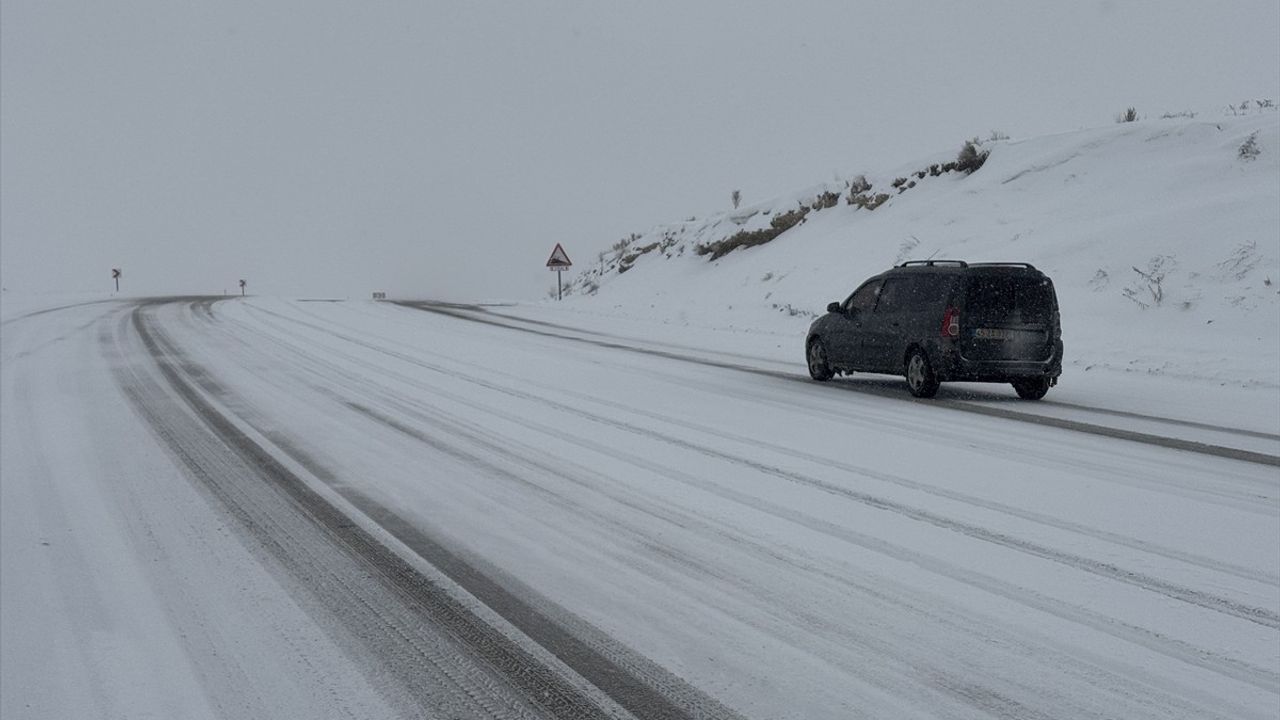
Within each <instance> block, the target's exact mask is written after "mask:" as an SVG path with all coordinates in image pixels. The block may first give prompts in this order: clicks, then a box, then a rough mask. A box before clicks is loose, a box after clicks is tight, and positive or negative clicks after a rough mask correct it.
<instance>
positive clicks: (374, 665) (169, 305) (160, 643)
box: [0, 113, 1280, 719]
mask: <svg viewBox="0 0 1280 720" xmlns="http://www.w3.org/2000/svg"><path fill="white" fill-rule="evenodd" d="M1278 118H1280V116H1278V115H1276V114H1274V113H1270V114H1265V115H1256V116H1249V117H1240V118H1223V119H1217V118H1215V119H1212V120H1204V119H1194V120H1189V119H1185V118H1184V119H1171V120H1160V121H1149V122H1140V123H1131V124H1125V125H1117V126H1114V127H1107V128H1102V129H1097V130H1088V131H1082V132H1077V133H1069V134H1065V135H1061V136H1055V137H1050V138H1038V139H1033V140H1026V141H999V142H991V143H986V144H984V147H987V148H989V149H991V151H992V154H991V156H990V158H989V159H988V161H987V162H986V164H985V165H984V167H983V168H982V169H981V170H979V171H978V172H977V173H975V174H973V175H971V176H968V177H960V176H957V175H956V174H954V173H950V174H944V175H942V176H941V177H932V176H929V175H926V177H925V178H923V179H919V180H918V182H917V185H916V187H914V188H910V189H908V190H907V191H906V192H904V193H902V194H900V195H897V194H895V195H894V196H893V197H892V198H891V199H890V200H889V201H888V202H886V203H885V204H883V205H881V206H880V207H878V208H877V209H875V210H874V211H868V210H865V209H857V210H855V209H853V208H852V207H850V206H848V205H845V204H843V203H841V204H838V205H836V206H835V207H831V208H827V209H824V210H819V211H813V212H810V213H809V215H808V216H807V219H806V221H805V222H804V223H803V224H802V225H800V226H798V227H797V228H795V229H793V230H791V231H789V232H787V233H785V234H783V235H781V236H780V237H778V238H777V239H775V240H774V241H772V242H771V243H769V244H766V245H763V246H759V247H755V248H751V249H741V250H737V251H735V252H732V253H730V254H728V255H726V256H725V257H723V258H721V259H719V260H717V261H715V262H708V261H707V260H706V259H705V258H703V257H699V256H696V255H695V254H694V250H693V248H694V247H695V246H696V245H697V244H699V243H706V242H712V241H715V240H718V239H722V238H724V237H727V236H729V235H731V234H732V233H733V232H736V231H737V229H738V228H740V227H745V228H755V227H757V226H759V225H760V224H761V223H767V219H765V218H766V217H767V216H765V215H764V211H766V210H768V211H769V212H770V213H774V212H776V211H778V210H783V209H789V208H790V207H792V206H793V205H794V202H795V201H796V200H797V199H812V197H813V196H814V195H815V194H816V192H818V191H819V190H821V188H818V189H817V190H814V189H811V190H809V191H806V192H804V193H799V194H797V195H796V197H795V198H784V199H782V200H779V201H776V202H772V203H764V204H761V205H758V206H752V207H746V208H742V209H741V210H739V211H737V212H736V213H733V214H731V215H726V216H723V217H719V218H710V219H707V220H705V221H703V220H699V221H692V222H690V223H686V224H681V225H676V226H662V227H659V228H656V229H655V230H653V231H652V232H651V233H649V234H646V235H645V236H642V237H640V238H637V239H635V240H632V241H630V242H629V243H627V246H626V247H622V248H619V253H618V254H617V255H616V256H615V255H609V256H608V257H605V258H603V260H602V264H603V266H604V268H605V272H604V273H603V276H600V274H599V273H598V272H597V273H595V274H591V273H589V274H587V275H585V276H581V277H579V278H577V279H576V280H575V284H574V286H573V288H574V293H573V294H571V295H570V297H569V298H568V299H566V300H565V301H564V302H562V303H550V302H546V303H503V304H496V303H495V304H491V305H485V306H483V307H481V306H448V305H440V304H418V305H413V304H406V305H397V304H391V303H375V302H367V301H351V302H304V301H296V300H286V299H275V298H257V297H250V298H243V299H242V298H225V299H224V298H169V299H155V300H148V299H139V298H123V297H112V296H109V295H106V294H103V295H97V296H75V297H55V296H46V297H11V296H10V295H9V294H8V293H6V294H5V295H4V296H3V298H2V300H3V301H2V302H0V321H2V322H3V324H2V325H0V716H3V717H4V718H10V717H13V718H70V717H74V718H91V717H104V718H106V717H164V718H204V717H227V718H230V717H234V718H245V717H262V718H292V717H299V718H301V717H305V718H320V717H360V718H364V717H378V718H382V717H424V716H425V717H449V718H480V717H484V718H494V717H498V718H522V717H529V718H535V717H539V718H541V717H556V718H565V717H637V718H651V717H652V718H657V717H664V718H694V717H713V718H714V717H720V718H735V717H738V718H796V719H801V718H804V719H809V718H845V717H868V718H913V717H945V718H972V717H1017V718H1023V717H1036V718H1072V719H1075V718H1104V717H1105V718H1115V717H1122V718H1131V719H1138V718H1275V717H1276V713H1277V707H1280V339H1278V338H1280V335H1278V333H1280V300H1278V296H1277V285H1276V283H1277V282H1280V259H1278V258H1280V163H1278V162H1277V151H1280V121H1278ZM1250 137H1253V138H1254V142H1253V144H1254V146H1255V147H1257V148H1259V149H1260V151H1259V154H1258V155H1257V157H1254V158H1252V159H1245V158H1242V157H1241V156H1240V152H1239V151H1240V147H1241V146H1243V145H1245V144H1246V143H1247V141H1248V138H1250ZM948 159H950V158H948V157H942V156H939V157H938V158H933V159H929V160H926V161H925V162H923V163H913V164H910V165H909V166H905V167H904V168H903V169H902V170H901V171H900V172H894V173H887V174H884V175H871V174H869V175H868V177H869V179H870V180H871V181H872V183H873V185H874V187H875V188H876V190H875V191H876V192H879V191H880V189H882V188H889V187H890V183H891V181H892V180H893V179H894V178H896V177H906V176H908V172H909V171H910V170H916V169H919V168H921V167H927V166H928V165H929V164H931V163H933V162H937V161H943V160H948ZM911 177H912V179H916V178H914V176H911ZM832 187H833V189H837V190H839V191H840V192H842V193H843V192H845V190H844V188H843V184H842V183H837V184H836V185H834V186H832ZM895 192H896V191H895ZM733 218H738V220H740V221H741V223H742V224H741V225H739V224H738V221H736V220H734V219H733ZM653 242H658V243H659V244H658V246H657V247H656V248H655V249H654V250H652V251H650V252H648V253H644V254H637V251H638V250H639V249H641V248H644V247H648V246H649V245H651V244H652V243H653ZM664 243H665V247H664V246H663V244H664ZM568 249H569V251H570V253H571V255H572V253H573V248H572V247H569V248H568ZM664 252H665V253H666V254H669V255H671V257H670V258H665V257H664V256H663V253H664ZM935 253H937V255H938V256H939V257H942V256H949V257H959V258H963V259H968V260H1024V261H1030V262H1032V263H1034V264H1036V265H1037V266H1038V267H1041V268H1043V269H1045V270H1046V271H1047V272H1048V273H1049V274H1050V275H1051V276H1052V277H1053V278H1054V280H1055V282H1056V285H1057V288H1058V293H1059V297H1060V301H1061V304H1062V307H1063V323H1064V338H1065V340H1066V343H1067V367H1066V371H1065V373H1064V375H1063V378H1062V381H1061V383H1060V385H1059V386H1058V387H1055V388H1054V389H1052V390H1051V391H1050V394H1049V396H1048V397H1047V398H1046V399H1045V400H1044V401H1042V402H1037V403H1029V402H1023V401H1019V400H1017V399H1016V397H1015V396H1014V394H1013V392H1012V390H1011V389H1010V388H1008V387H1007V386H998V385H979V384H955V385H948V386H944V388H943V390H942V392H940V393H939V396H938V398H937V399H936V400H933V401H916V400H913V399H911V398H910V396H909V395H908V394H907V392H906V390H905V388H904V387H903V384H902V382H901V380H900V379H896V378H892V377H877V376H866V377H852V378H845V379H840V380H836V381H833V382H830V383H823V384H819V383H814V382H811V381H809V380H808V378H807V375H806V373H805V368H804V364H803V357H802V353H801V345H802V342H803V337H804V331H805V328H806V326H807V324H808V322H809V320H810V319H811V318H810V316H809V315H808V313H811V312H814V311H820V310H821V309H822V308H823V307H825V305H826V303H827V302H828V301H829V300H834V299H839V298H841V297H843V296H844V295H845V294H847V293H848V292H849V291H850V290H852V288H853V287H854V286H855V285H856V284H857V283H858V282H860V281H861V280H862V279H863V278H864V277H866V276H869V275H872V274H874V273H876V272H879V271H880V270H882V269H884V268H885V267H887V266H889V265H890V264H892V263H893V262H895V261H896V260H900V259H904V258H907V257H925V256H929V255H933V254H935ZM1156 257H1165V258H1168V259H1166V260H1162V261H1159V262H1161V263H1163V267H1164V268H1165V270H1166V275H1165V277H1164V279H1163V280H1162V281H1161V290H1162V292H1163V296H1162V300H1161V302H1160V303H1159V304H1158V305H1157V304H1156V303H1155V302H1154V299H1153V298H1152V296H1151V290H1152V289H1153V288H1152V287H1151V286H1150V284H1143V283H1145V281H1143V283H1139V282H1138V281H1139V280H1141V278H1140V277H1139V274H1138V273H1136V272H1135V271H1134V270H1133V269H1132V268H1133V267H1134V266H1136V267H1138V268H1139V269H1142V270H1144V271H1149V270H1150V268H1151V264H1150V263H1151V262H1152V259H1153V258H1156ZM628 258H629V259H628ZM575 260H577V261H578V262H579V263H583V262H584V260H585V259H584V258H581V257H578V258H575ZM619 262H622V263H623V264H624V265H627V266H628V267H629V269H628V270H627V271H626V272H625V273H621V274H619V273H618V272H617V270H618V268H619ZM585 264H590V263H585ZM597 270H598V268H597ZM589 283H590V284H593V285H595V286H596V288H597V289H596V291H595V292H594V293H591V294H587V293H584V290H585V289H586V286H587V284H589ZM1127 290H1128V291H1131V292H1129V293H1128V295H1126V291H1127ZM1144 293H1145V294H1144ZM1136 301H1142V302H1144V303H1145V304H1146V305H1148V307H1145V308H1144V307H1142V306H1140V305H1139V304H1138V302H1136Z"/></svg>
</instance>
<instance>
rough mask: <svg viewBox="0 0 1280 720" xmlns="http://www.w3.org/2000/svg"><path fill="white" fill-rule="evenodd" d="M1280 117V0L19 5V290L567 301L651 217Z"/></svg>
mask: <svg viewBox="0 0 1280 720" xmlns="http://www.w3.org/2000/svg"><path fill="white" fill-rule="evenodd" d="M1254 97H1270V98H1273V99H1276V100H1280V0H1263V1H1251V2H1244V1H1241V2H1232V1H1231V0H1226V1H1225V2H1217V3H1206V2H1203V0H1196V1H1195V2H1191V1H1189V0H1169V1H1168V2H1126V1H1124V0H1105V1H1103V2H1080V3H1064V2H1028V1H1027V0H1008V1H1005V2H996V1H991V0H982V1H975V2H954V1H952V0H931V1H920V2H892V1H889V2H877V3H862V2H841V1H839V0H808V1H801V2H770V3H760V2H725V1H722V0H715V1H708V2H676V1H668V0H646V1H645V2H626V3H620V2H594V1H589V0H560V1H553V0H526V1H523V2H501V3H500V2H491V1H488V0H471V1H467V2H462V1H459V2H419V1H407V0H406V1H403V2H347V3H340V2H334V1H331V0H271V1H270V2H260V1H259V0H218V1H216V2H199V1H195V2H172V1H171V0H165V1H163V2H148V1H145V0H140V1H136V2H125V1H122V2H92V1H90V0H81V1H80V2H59V1H58V0H3V3H2V4H0V242H2V245H0V279H2V280H3V284H4V286H5V287H6V288H8V289H9V290H10V291H14V292H27V291H33V290H50V291H72V292H76V291H95V290H103V289H108V288H109V287H110V275H109V272H110V268H112V267H122V268H123V269H124V272H125V278H124V285H123V288H122V289H123V290H125V291H127V292H129V293H130V294H153V293H167V292H195V293H204V292H214V293H217V292H221V291H222V290H223V289H224V288H225V289H227V290H229V291H234V286H235V281H236V279H237V278H241V277H244V278H247V279H248V280H249V283H250V291H254V292H259V293H264V294H281V295H329V296H343V295H351V296H364V295H365V294H366V293H368V292H369V291H371V290H378V289H382V290H387V291H390V292H392V293H397V294H402V295H413V296H424V297H425V296H430V297H453V298H458V299H474V298H478V297H498V296H501V297H514V298H532V297H540V296H542V294H543V293H544V292H545V290H546V288H547V287H548V286H550V285H553V284H554V275H553V274H551V273H549V272H547V271H546V270H545V269H544V268H543V267H542V266H543V263H544V262H545V261H546V258H547V256H548V255H549V254H550V252H551V248H552V246H553V245H554V244H555V243H556V242H562V243H563V244H564V246H565V248H566V249H567V250H568V252H569V254H570V256H571V258H572V259H573V260H574V261H575V262H576V263H577V264H578V267H581V266H582V265H583V264H585V263H588V262H591V261H592V260H593V259H594V257H595V254H596V253H597V252H598V251H599V250H601V249H603V248H604V247H607V246H608V245H609V244H611V243H612V242H613V241H615V240H617V239H618V238H620V237H622V236H624V235H626V234H627V233H628V232H631V231H641V230H644V229H647V228H648V227H649V226H651V225H653V224H655V223H661V222H668V221H674V220H679V219H682V218H685V217H688V216H690V215H698V216H701V215H704V214H707V213H710V212H714V211H718V210H723V209H725V208H727V207H728V206H729V193H730V191H731V190H733V189H735V188H736V189H740V190H741V191H742V193H743V196H744V200H745V201H746V202H755V201H759V200H763V199H766V198H768V197H770V196H773V195H777V194H781V193H784V192H789V191H791V190H795V189H798V188H800V187H803V186H806V185H810V184H813V183H817V182H821V181H824V180H828V179H832V178H833V176H834V175H835V174H840V175H842V176H849V175H851V174H855V173H857V172H859V171H863V170H872V171H874V170H888V169H890V168H893V167H896V166H897V165H900V164H903V163H908V162H911V161H913V160H916V159H918V158H921V157H923V156H925V155H930V154H933V153H936V152H939V151H946V150H949V149H951V148H953V147H954V148H955V149H957V150H958V149H959V147H960V145H961V143H962V142H963V140H964V139H965V138H966V137H970V136H973V135H987V134H989V133H990V131H991V130H993V129H999V130H1001V131H1003V132H1006V133H1009V134H1011V135H1013V136H1014V137H1027V136H1034V135H1041V134H1046V133H1053V132H1061V131H1067V130H1073V129H1076V128H1079V127H1088V126H1097V125H1102V124H1106V123H1108V122H1111V120H1112V118H1113V117H1114V116H1115V115H1116V114H1117V113H1118V112H1120V111H1121V110H1123V109H1124V108H1126V107H1128V106H1131V105H1132V106H1135V107H1137V108H1138V110H1139V112H1140V113H1142V114H1144V115H1153V116H1158V115H1160V114H1161V113H1164V112H1168V111H1179V110H1183V109H1188V108H1193V109H1198V110H1202V111H1209V112H1213V111H1215V110H1216V109H1218V108H1222V107H1225V106H1226V105H1227V104H1228V103H1233V102H1236V101H1238V100H1240V99H1244V98H1254Z"/></svg>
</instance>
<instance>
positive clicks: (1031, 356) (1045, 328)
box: [805, 260, 1062, 400]
mask: <svg viewBox="0 0 1280 720" xmlns="http://www.w3.org/2000/svg"><path fill="white" fill-rule="evenodd" d="M805 357H806V358H807V360H808V364H809V374H810V375H811V376H812V377H813V379H814V380H830V379H831V378H832V376H834V375H835V374H837V373H852V372H873V373H889V374H893V375H903V376H905V377H906V379H907V388H908V389H909V390H910V391H911V394H912V395H915V396H916V397H933V396H934V394H936V393H937V392H938V384H939V383H942V382H946V381H951V380H963V381H976V382H1007V383H1011V384H1012V385H1013V388H1014V390H1016V391H1017V393H1018V396H1019V397H1022V398H1026V399H1028V400H1039V399H1040V398H1042V397H1044V395H1045V393H1046V392H1048V391H1049V388H1050V387H1052V386H1053V385H1056V384H1057V382H1058V376H1059V375H1061V374H1062V326H1061V322H1060V319H1059V316H1058V296H1057V294H1056V293H1055V292H1054V290H1053V282H1052V281H1051V280H1050V279H1049V278H1048V276H1046V275H1045V274H1044V273H1042V272H1040V271H1039V270H1037V269H1035V268H1034V267H1032V266H1031V265H1029V264H1027V263H967V262H964V261H962V260H914V261H910V262H905V263H902V264H901V265H898V266H897V267H894V268H892V269H890V270H888V271H886V272H883V273H881V274H879V275H877V276H875V277H873V278H871V279H870V280H867V281H866V282H864V283H862V284H861V285H859V286H858V288H857V289H856V290H854V291H853V294H851V295H850V296H849V297H848V298H846V299H845V301H844V302H833V303H831V304H830V305H828V306H827V314H826V315H824V316H822V317H820V318H818V319H817V320H815V321H814V323H813V325H812V326H811V327H810V328H809V336H808V338H806V340H805Z"/></svg>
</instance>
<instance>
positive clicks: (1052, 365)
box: [937, 340, 1063, 382]
mask: <svg viewBox="0 0 1280 720" xmlns="http://www.w3.org/2000/svg"><path fill="white" fill-rule="evenodd" d="M1062 350H1063V346H1062V341H1061V340H1059V341H1058V342H1057V343H1055V345H1054V349H1053V355H1051V356H1050V357H1049V359H1048V360H977V361H975V360H967V359H965V358H964V357H963V356H962V355H961V354H960V350H959V348H958V347H957V346H955V345H954V344H948V345H945V346H943V347H942V348H940V353H939V356H940V357H939V360H940V362H939V363H938V367H937V374H938V379H939V380H951V381H966V382H1009V381H1010V380H1019V379H1023V378H1042V377H1047V378H1049V379H1050V380H1057V378H1058V376H1059V375H1061V374H1062Z"/></svg>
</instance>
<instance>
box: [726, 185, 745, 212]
mask: <svg viewBox="0 0 1280 720" xmlns="http://www.w3.org/2000/svg"><path fill="white" fill-rule="evenodd" d="M729 197H730V199H732V200H733V209H734V210H737V209H738V204H739V203H741V202H742V191H741V190H734V191H733V193H732V194H730V195H729Z"/></svg>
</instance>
